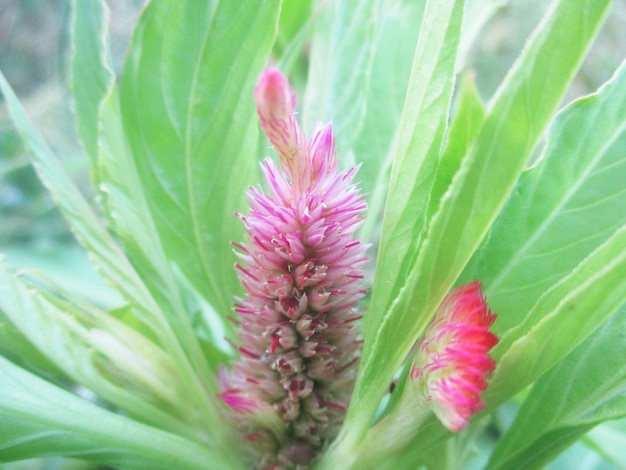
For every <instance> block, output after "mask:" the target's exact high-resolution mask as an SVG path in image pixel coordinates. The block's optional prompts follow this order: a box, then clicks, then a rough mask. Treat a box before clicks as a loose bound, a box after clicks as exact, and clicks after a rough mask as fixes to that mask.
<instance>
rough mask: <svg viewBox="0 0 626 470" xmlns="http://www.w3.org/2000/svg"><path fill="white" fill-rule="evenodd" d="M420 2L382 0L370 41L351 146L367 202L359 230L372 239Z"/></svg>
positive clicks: (377, 224)
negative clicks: (359, 122)
mask: <svg viewBox="0 0 626 470" xmlns="http://www.w3.org/2000/svg"><path fill="white" fill-rule="evenodd" d="M425 5H426V2H425V1H403V0H399V1H398V0H386V1H384V2H383V9H384V14H382V15H381V16H380V18H379V19H378V20H377V21H380V22H381V25H380V26H379V27H378V28H379V36H380V37H379V39H378V40H377V41H376V43H375V45H374V47H375V49H374V58H373V62H372V67H371V74H370V79H369V86H368V88H367V90H366V97H365V101H366V103H367V107H366V109H365V117H364V122H363V127H362V129H361V131H360V133H359V135H358V137H357V138H356V140H355V141H354V144H353V148H352V150H353V152H354V156H355V157H356V161H357V162H358V163H359V164H361V167H360V168H359V172H358V174H357V179H358V180H359V181H360V183H361V187H362V188H363V191H364V192H365V194H366V195H367V203H368V217H367V218H366V219H365V222H364V224H363V227H362V228H361V230H360V234H361V236H362V237H363V238H364V239H366V240H370V239H371V241H373V242H374V243H376V240H375V238H376V236H374V237H373V236H372V233H373V232H374V231H375V230H377V229H379V227H380V221H381V216H382V211H383V207H384V205H385V198H386V195H387V185H388V182H389V173H390V171H391V162H392V158H393V152H394V143H395V141H396V138H397V135H398V123H399V121H400V116H401V115H402V106H403V103H404V98H405V96H406V90H407V85H408V82H409V75H410V73H411V63H412V61H413V56H414V54H415V46H416V44H417V38H418V36H419V24H420V23H421V21H422V15H423V13H424V7H425ZM330 118H333V119H334V118H335V117H334V116H330V117H329V119H330ZM337 138H339V139H341V138H342V136H340V135H339V136H337ZM339 158H340V159H343V158H344V155H343V154H341V155H339Z"/></svg>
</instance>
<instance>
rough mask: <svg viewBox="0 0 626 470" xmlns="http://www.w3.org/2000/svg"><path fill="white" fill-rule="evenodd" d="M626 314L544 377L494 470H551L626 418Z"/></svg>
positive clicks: (502, 443) (495, 457) (501, 445)
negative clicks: (545, 469)
mask: <svg viewBox="0 0 626 470" xmlns="http://www.w3.org/2000/svg"><path fill="white" fill-rule="evenodd" d="M625 331H626V308H622V309H621V310H619V311H617V312H616V313H615V314H614V315H613V316H612V318H611V319H609V320H608V321H607V322H605V324H604V325H603V326H602V328H600V329H598V330H597V331H596V332H595V333H594V334H593V335H592V336H590V337H589V338H588V339H587V340H586V341H585V342H584V343H582V344H580V345H579V346H578V347H577V348H576V350H575V351H574V352H572V354H570V355H569V356H568V357H567V358H566V359H565V360H564V361H562V362H561V363H560V364H559V365H558V366H556V367H555V368H554V369H553V370H551V371H550V372H549V373H548V374H546V375H545V376H544V377H542V378H541V379H540V380H539V381H538V382H537V383H536V384H535V386H534V387H533V389H532V391H531V393H530V394H529V395H528V397H527V398H526V401H525V402H524V404H523V405H522V407H521V409H520V410H519V413H518V415H517V418H516V420H515V421H514V423H513V425H512V427H511V428H510V429H509V431H508V432H507V433H506V434H505V435H504V436H503V438H501V439H500V440H499V441H498V445H497V446H496V448H495V450H494V452H493V454H492V456H491V459H490V461H489V465H488V466H487V468H488V469H494V470H495V469H508V468H530V467H540V466H543V465H545V464H546V463H547V462H549V461H550V460H551V459H553V458H554V457H556V455H558V454H559V453H560V452H562V451H563V450H564V449H565V448H566V447H568V446H569V445H571V444H572V443H573V442H574V441H575V440H577V439H578V438H580V437H581V436H582V435H584V434H585V433H586V432H587V431H588V430H589V429H591V428H592V427H594V426H595V425H597V424H599V423H601V422H603V421H606V420H610V419H617V418H620V417H624V416H626V362H624V358H625V357H626V337H625V336H624V332H625Z"/></svg>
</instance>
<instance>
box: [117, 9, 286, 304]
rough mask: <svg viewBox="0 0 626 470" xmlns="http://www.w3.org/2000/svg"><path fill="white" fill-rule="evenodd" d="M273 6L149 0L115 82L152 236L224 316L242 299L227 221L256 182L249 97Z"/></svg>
mask: <svg viewBox="0 0 626 470" xmlns="http://www.w3.org/2000/svg"><path fill="white" fill-rule="evenodd" d="M279 8H280V2H277V1H272V0H264V1H260V2H259V1H247V2H229V1H216V0H215V1H206V0H190V1H185V2H180V1H177V0H155V1H153V2H151V3H150V4H149V5H148V6H147V8H146V9H145V10H144V12H143V14H142V16H141V18H140V20H139V22H138V24H137V27H136V29H135V32H134V36H133V39H132V41H131V46H130V53H129V57H128V61H127V63H126V66H125V69H124V73H123V76H122V81H121V90H120V106H121V110H122V117H123V124H124V130H125V133H126V136H127V138H128V144H129V146H130V149H131V155H132V158H133V159H134V165H135V167H136V169H137V174H138V175H139V178H140V184H141V187H142V190H143V193H144V197H145V200H146V204H147V207H148V208H149V210H150V212H151V215H152V219H153V221H154V224H155V228H156V233H154V234H153V236H155V237H159V238H160V240H161V244H162V246H163V249H164V252H165V255H166V257H167V259H168V260H169V261H170V262H171V263H172V264H173V265H175V266H176V267H177V269H179V270H180V271H181V272H182V274H183V275H184V276H185V277H186V278H187V279H188V280H189V282H191V284H192V285H193V286H194V287H195V288H196V289H197V290H198V291H199V292H201V293H202V294H203V295H205V296H206V298H207V299H208V300H209V301H210V302H211V304H212V305H213V306H214V307H215V310H216V311H217V312H218V313H219V314H220V315H222V316H227V315H228V313H229V312H230V310H231V303H232V300H233V295H234V294H235V293H236V292H239V291H240V286H239V283H238V281H237V278H236V275H235V270H234V269H233V265H234V263H235V256H234V254H233V252H232V249H231V245H230V243H231V241H233V240H240V239H241V238H242V234H243V227H242V224H241V223H240V221H238V220H237V218H236V217H235V216H234V215H233V213H234V212H235V211H238V210H239V211H242V210H243V209H244V208H245V190H246V188H247V187H248V186H249V185H250V184H251V183H253V182H254V181H255V176H256V162H255V158H256V145H257V136H258V123H257V120H256V117H255V113H254V102H253V98H252V90H253V85H254V82H255V80H256V78H257V76H258V74H259V72H260V70H261V69H262V67H263V66H264V65H265V62H266V59H267V57H268V55H269V52H270V49H271V46H272V43H273V40H274V35H275V33H276V27H277V21H278V11H279ZM144 229H145V228H144V227H142V226H140V225H139V224H137V226H136V227H135V228H134V231H143V230H144Z"/></svg>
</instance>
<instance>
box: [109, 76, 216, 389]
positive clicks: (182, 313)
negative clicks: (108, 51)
mask: <svg viewBox="0 0 626 470" xmlns="http://www.w3.org/2000/svg"><path fill="white" fill-rule="evenodd" d="M99 132H100V135H99V137H100V141H99V148H100V155H99V164H100V174H101V177H102V184H101V189H102V191H103V194H105V195H106V198H105V201H106V205H107V208H108V209H109V214H110V217H111V219H112V221H113V223H114V225H115V230H116V232H117V234H118V236H119V237H120V238H121V239H122V240H123V241H124V248H125V250H126V252H127V253H128V256H129V258H130V259H131V260H132V261H133V264H134V265H135V266H136V267H137V270H138V271H139V272H141V275H142V280H143V281H144V283H145V285H146V286H147V287H148V289H149V290H150V291H151V294H152V296H153V297H154V299H155V300H156V302H157V303H158V305H159V307H160V308H161V310H162V311H163V315H164V316H165V317H166V319H167V321H168V326H169V329H170V331H171V336H172V337H173V338H175V341H174V343H175V345H174V346H173V347H174V348H175V351H174V353H175V354H176V355H180V356H181V360H182V361H183V362H186V358H185V355H184V353H183V351H184V352H185V353H186V357H188V358H189V360H190V363H191V364H192V369H193V371H194V374H195V375H196V376H197V377H200V378H202V381H203V382H205V386H206V387H207V388H208V389H209V390H212V391H213V392H216V391H217V387H216V384H215V381H214V378H213V375H214V374H213V373H212V372H211V369H213V370H216V368H217V364H216V363H215V360H217V359H220V358H221V356H219V355H209V356H205V355H204V354H203V351H202V349H201V347H200V344H199V341H198V338H197V337H196V334H195V332H194V329H193V326H192V318H191V317H192V312H193V311H194V309H195V308H196V305H191V304H190V303H189V302H185V299H186V298H190V297H192V295H193V293H194V292H195V291H194V288H193V286H188V285H185V286H183V285H182V282H183V281H182V279H181V278H182V275H181V276H177V273H178V271H176V270H175V265H173V264H172V263H171V262H170V261H169V260H168V258H167V256H166V255H165V253H164V248H163V246H162V244H161V242H160V239H159V237H155V236H154V234H155V233H156V227H155V222H154V220H153V219H152V213H151V212H150V210H149V208H148V205H147V201H146V197H145V193H144V190H143V188H142V186H141V181H140V177H139V174H138V173H137V168H136V166H135V161H134V159H133V158H132V156H131V154H130V149H129V146H128V143H127V138H126V134H125V132H124V129H123V126H122V122H121V115H120V110H119V101H118V94H117V90H116V89H115V88H114V87H112V88H111V90H110V94H109V96H108V97H107V98H106V99H105V100H104V102H103V104H102V106H101V110H100V131H99ZM139 227H141V230H138V228H139ZM207 310H210V311H211V312H212V310H211V309H210V308H208V309H207ZM214 316H215V317H216V318H215V321H214V323H213V325H214V328H213V329H212V332H213V333H214V336H213V338H212V339H213V340H214V342H215V344H218V343H219V342H220V341H222V337H223V336H224V334H225V329H224V326H223V322H222V320H221V318H220V317H219V316H217V315H214ZM207 360H208V361H209V363H210V365H211V366H212V367H211V368H209V367H208V366H209V364H207Z"/></svg>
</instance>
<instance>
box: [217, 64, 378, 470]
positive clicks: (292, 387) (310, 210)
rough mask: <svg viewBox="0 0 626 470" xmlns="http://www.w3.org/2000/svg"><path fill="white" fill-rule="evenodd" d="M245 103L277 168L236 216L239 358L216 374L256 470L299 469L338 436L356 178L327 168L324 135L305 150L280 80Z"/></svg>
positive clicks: (328, 147) (347, 390)
mask: <svg viewBox="0 0 626 470" xmlns="http://www.w3.org/2000/svg"><path fill="white" fill-rule="evenodd" d="M254 98H255V100H256V103H257V110H258V114H259V118H260V122H261V127H262V129H263V131H264V132H265V134H266V135H267V137H268V139H269V140H270V142H271V143H272V145H273V146H274V148H275V149H276V152H277V153H278V156H279V158H280V168H279V167H278V165H276V163H274V161H273V160H271V159H267V160H266V161H265V163H264V165H263V167H262V169H263V175H264V177H265V181H266V183H267V188H268V191H267V194H265V193H263V191H262V190H261V189H260V188H252V189H250V191H249V192H248V200H249V202H250V213H249V214H248V215H245V216H242V215H240V216H239V218H240V219H241V220H242V222H243V224H244V227H245V229H246V231H247V232H248V240H247V241H246V242H245V243H235V244H234V246H235V248H236V249H238V250H239V253H238V258H239V262H240V264H238V265H236V269H237V273H238V275H239V279H240V281H241V283H242V285H243V287H244V288H245V290H246V296H245V298H243V299H239V300H238V302H237V304H236V305H235V311H236V312H237V313H239V317H238V322H237V324H236V333H237V336H238V339H239V344H238V345H236V346H235V348H236V349H237V350H238V351H239V353H240V357H239V359H238V360H237V361H235V362H234V364H233V367H232V369H231V370H229V371H223V373H222V376H221V377H220V388H221V390H222V393H221V395H220V397H221V398H222V401H223V402H224V403H225V404H226V405H227V406H228V407H229V409H230V410H231V411H232V416H233V418H234V420H235V421H236V422H237V425H238V427H239V429H240V431H241V434H242V436H247V437H246V439H247V440H248V441H249V442H250V446H251V450H252V453H253V454H255V455H254V457H255V462H256V467H255V468H265V469H280V470H283V469H291V468H302V469H304V468H309V467H308V464H310V463H312V462H314V461H315V460H316V459H317V458H318V457H319V454H320V452H321V451H322V450H323V449H325V448H326V447H327V446H328V445H329V443H330V442H331V441H332V440H333V439H334V438H335V437H336V436H337V433H338V431H339V428H340V427H341V423H342V421H343V418H344V415H345V413H346V410H347V407H348V403H349V401H350V396H351V394H352V385H353V382H354V378H355V366H356V363H357V359H358V353H359V350H360V347H361V341H360V340H359V339H358V337H359V330H358V322H357V321H356V320H357V319H359V318H360V317H361V315H360V311H359V308H358V306H357V304H358V302H359V301H360V300H361V299H362V298H363V296H364V295H365V290H364V289H363V287H362V286H361V285H360V283H361V281H362V280H363V278H364V272H363V269H364V266H365V263H366V262H367V257H366V256H365V250H366V249H367V246H366V245H363V244H362V243H361V242H360V240H358V239H356V238H355V236H354V234H355V232H356V231H357V229H358V228H359V226H360V225H361V223H362V221H363V217H362V213H363V211H365V209H366V204H365V201H364V198H363V196H362V195H361V194H360V193H359V189H358V187H357V186H356V185H355V184H354V183H353V182H352V179H353V177H354V176H355V174H356V169H354V168H353V169H350V170H346V171H339V170H338V163H337V160H336V158H335V140H334V136H333V133H332V127H331V125H330V124H327V125H322V126H318V127H317V129H316V130H315V132H314V134H313V137H312V138H311V140H310V141H307V140H306V136H305V135H304V132H303V130H302V129H301V127H300V124H299V123H298V122H297V121H296V119H295V116H294V111H295V98H294V93H293V90H292V89H291V87H290V86H289V83H288V82H287V79H286V78H285V77H284V76H283V75H282V74H281V73H280V72H279V71H277V70H266V71H265V72H263V73H262V74H261V76H260V77H259V80H258V83H257V87H256V89H255V92H254ZM281 170H282V171H281Z"/></svg>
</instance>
